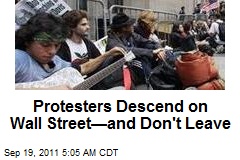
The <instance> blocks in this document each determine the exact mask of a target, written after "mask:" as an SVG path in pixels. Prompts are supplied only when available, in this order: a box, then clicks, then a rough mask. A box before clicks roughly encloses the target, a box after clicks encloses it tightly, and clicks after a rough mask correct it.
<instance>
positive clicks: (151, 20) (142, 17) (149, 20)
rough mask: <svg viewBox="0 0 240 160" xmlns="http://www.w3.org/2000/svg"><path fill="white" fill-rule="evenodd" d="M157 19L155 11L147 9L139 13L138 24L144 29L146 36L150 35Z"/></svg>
mask: <svg viewBox="0 0 240 160" xmlns="http://www.w3.org/2000/svg"><path fill="white" fill-rule="evenodd" d="M156 21H157V19H156V17H155V15H154V12H153V11H150V10H145V11H142V12H141V13H140V14H139V18H138V25H139V26H140V27H141V28H142V29H143V30H144V34H145V36H144V37H149V35H150V34H151V32H152V28H153V27H154V24H155V22H156Z"/></svg>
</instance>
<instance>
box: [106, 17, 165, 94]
mask: <svg viewBox="0 0 240 160" xmlns="http://www.w3.org/2000/svg"><path fill="white" fill-rule="evenodd" d="M134 22H135V20H134V19H132V18H130V17H129V16H127V15H126V14H124V13H119V14H117V15H116V16H114V17H113V19H112V24H111V30H110V31H109V32H108V40H107V46H106V50H110V49H112V48H113V47H115V46H119V47H122V48H124V49H125V50H126V51H132V52H133V54H134V55H135V56H136V60H138V62H139V63H137V64H135V65H134V62H136V61H133V62H132V63H131V64H132V65H128V66H129V68H130V71H131V75H132V76H131V78H132V84H134V85H135V86H136V85H138V84H145V83H146V77H147V76H148V75H149V72H150V70H151V68H152V65H153V62H155V61H156V60H157V59H162V57H164V56H165V54H164V52H163V50H162V48H160V45H159V43H156V42H154V41H150V40H148V39H145V38H143V37H142V36H140V35H139V34H137V33H134V32H133V24H134ZM117 59H118V58H117V57H116V58H113V57H111V58H109V59H108V61H106V62H105V63H106V64H107V65H109V64H110V63H112V62H114V61H116V60H117ZM122 72H123V71H122V69H119V70H118V71H116V72H115V73H114V74H113V75H111V76H109V77H107V78H106V79H105V83H106V84H108V85H109V87H113V86H115V85H119V84H123V78H124V77H123V73H122ZM134 85H132V87H131V89H133V88H134V87H133V86H134Z"/></svg>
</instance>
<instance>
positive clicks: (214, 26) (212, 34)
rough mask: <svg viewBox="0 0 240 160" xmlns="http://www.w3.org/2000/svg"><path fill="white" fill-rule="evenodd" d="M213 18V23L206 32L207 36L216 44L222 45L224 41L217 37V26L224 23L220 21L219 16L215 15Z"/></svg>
mask: <svg viewBox="0 0 240 160" xmlns="http://www.w3.org/2000/svg"><path fill="white" fill-rule="evenodd" d="M214 18H215V21H214V22H213V23H212V24H211V27H210V29H209V31H208V32H209V35H210V37H212V38H213V39H214V40H215V42H216V43H217V44H224V41H221V40H220V37H219V25H220V24H221V23H224V22H223V21H222V20H221V19H220V18H221V15H220V14H216V15H215V17H214Z"/></svg>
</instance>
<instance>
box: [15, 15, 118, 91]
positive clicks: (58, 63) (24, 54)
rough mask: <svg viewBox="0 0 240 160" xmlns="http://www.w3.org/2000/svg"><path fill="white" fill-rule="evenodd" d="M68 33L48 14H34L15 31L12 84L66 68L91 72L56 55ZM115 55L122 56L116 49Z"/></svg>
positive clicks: (61, 23)
mask: <svg viewBox="0 0 240 160" xmlns="http://www.w3.org/2000/svg"><path fill="white" fill-rule="evenodd" d="M68 33H69V30H68V27H66V25H65V22H64V21H63V19H62V18H61V17H56V16H54V15H52V14H49V13H37V14H36V15H35V16H33V17H31V18H30V19H29V21H28V22H27V23H26V24H24V25H22V26H21V27H20V28H19V29H18V30H17V31H16V32H15V84H17V83H25V82H34V81H41V80H44V79H46V78H48V77H50V76H51V75H52V74H54V73H55V72H57V71H59V70H61V69H64V68H66V67H73V68H75V69H77V70H78V71H79V72H80V73H81V74H82V75H83V74H86V73H88V72H91V69H92V67H91V66H90V67H86V66H87V65H89V64H85V65H82V64H80V63H73V62H67V61H65V60H63V59H61V58H60V57H59V56H57V55H56V53H57V51H58V50H59V48H60V46H61V43H62V42H63V41H65V39H66V37H67V35H68ZM116 52H118V53H117V54H122V52H121V50H120V49H119V50H117V51H116ZM91 62H92V63H94V61H91ZM63 85H64V84H63ZM60 88H61V89H67V88H68V86H60ZM18 89H19V88H18ZM34 89H35V88H34ZM53 89H55V88H53ZM56 89H58V88H56Z"/></svg>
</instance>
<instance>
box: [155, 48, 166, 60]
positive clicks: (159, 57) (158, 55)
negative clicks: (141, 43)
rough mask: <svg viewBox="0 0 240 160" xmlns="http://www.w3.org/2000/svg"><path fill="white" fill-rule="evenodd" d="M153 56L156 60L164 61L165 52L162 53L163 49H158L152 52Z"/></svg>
mask: <svg viewBox="0 0 240 160" xmlns="http://www.w3.org/2000/svg"><path fill="white" fill-rule="evenodd" d="M153 54H154V55H155V56H157V60H158V59H161V60H162V59H164V58H165V57H166V54H165V51H164V49H163V48H158V49H155V50H153Z"/></svg>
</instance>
